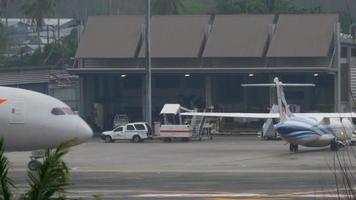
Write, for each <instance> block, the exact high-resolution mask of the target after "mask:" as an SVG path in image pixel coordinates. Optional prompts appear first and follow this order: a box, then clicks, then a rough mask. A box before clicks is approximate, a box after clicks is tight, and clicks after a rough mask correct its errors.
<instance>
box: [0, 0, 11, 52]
mask: <svg viewBox="0 0 356 200" xmlns="http://www.w3.org/2000/svg"><path fill="white" fill-rule="evenodd" d="M13 1H14V0H0V16H4V17H5V28H4V39H5V41H4V44H5V50H6V52H8V51H9V37H8V36H9V34H8V31H9V4H10V3H11V2H13Z"/></svg>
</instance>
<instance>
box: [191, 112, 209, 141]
mask: <svg viewBox="0 0 356 200" xmlns="http://www.w3.org/2000/svg"><path fill="white" fill-rule="evenodd" d="M205 119H206V117H205V116H193V117H192V120H191V123H190V126H191V128H192V134H193V135H192V136H193V138H199V139H201V138H202V136H203V131H204V123H205Z"/></svg>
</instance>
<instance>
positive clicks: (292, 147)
mask: <svg viewBox="0 0 356 200" xmlns="http://www.w3.org/2000/svg"><path fill="white" fill-rule="evenodd" d="M289 151H290V152H298V144H289Z"/></svg>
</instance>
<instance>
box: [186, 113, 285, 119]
mask: <svg viewBox="0 0 356 200" xmlns="http://www.w3.org/2000/svg"><path fill="white" fill-rule="evenodd" d="M180 115H183V116H205V117H235V118H254V119H271V118H279V114H278V113H214V112H203V113H201V112H185V113H180Z"/></svg>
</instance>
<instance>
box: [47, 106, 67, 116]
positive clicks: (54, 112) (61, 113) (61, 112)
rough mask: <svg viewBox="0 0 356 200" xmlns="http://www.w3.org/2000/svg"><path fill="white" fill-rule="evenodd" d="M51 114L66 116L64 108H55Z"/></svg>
mask: <svg viewBox="0 0 356 200" xmlns="http://www.w3.org/2000/svg"><path fill="white" fill-rule="evenodd" d="M51 113H52V114H54V115H65V114H66V113H65V112H64V110H63V109H62V108H53V109H52V111H51Z"/></svg>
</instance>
